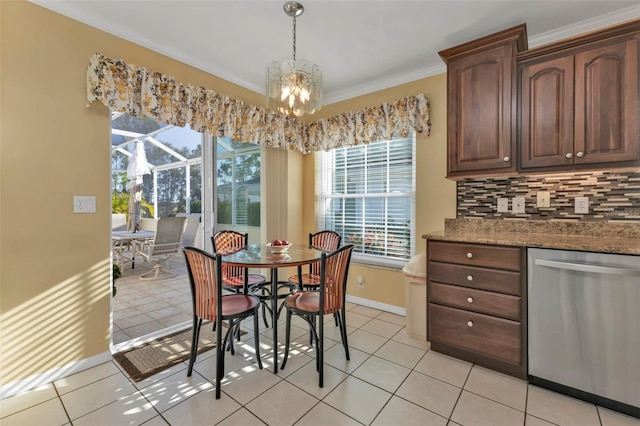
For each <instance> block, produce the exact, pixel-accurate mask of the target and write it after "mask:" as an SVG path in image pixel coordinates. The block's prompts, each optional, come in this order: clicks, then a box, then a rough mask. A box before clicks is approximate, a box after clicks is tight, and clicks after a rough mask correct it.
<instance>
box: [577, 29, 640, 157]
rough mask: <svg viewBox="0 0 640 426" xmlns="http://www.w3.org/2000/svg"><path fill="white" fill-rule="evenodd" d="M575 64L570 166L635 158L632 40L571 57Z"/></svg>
mask: <svg viewBox="0 0 640 426" xmlns="http://www.w3.org/2000/svg"><path fill="white" fill-rule="evenodd" d="M575 66H576V73H575V80H576V84H575V88H576V89H575V91H576V94H575V96H576V98H575V154H574V155H575V164H593V163H605V162H607V163H611V162H618V161H620V162H621V161H633V160H638V159H639V158H640V153H639V151H640V148H639V146H640V144H639V143H638V39H635V38H634V39H626V40H622V41H618V42H617V43H615V44H611V45H609V46H601V47H598V48H594V49H591V50H587V51H584V52H580V53H577V54H576V56H575Z"/></svg>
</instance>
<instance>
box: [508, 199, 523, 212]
mask: <svg viewBox="0 0 640 426" xmlns="http://www.w3.org/2000/svg"><path fill="white" fill-rule="evenodd" d="M511 211H512V212H513V213H524V197H513V203H512V204H511Z"/></svg>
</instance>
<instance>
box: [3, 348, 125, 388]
mask: <svg viewBox="0 0 640 426" xmlns="http://www.w3.org/2000/svg"><path fill="white" fill-rule="evenodd" d="M111 360H112V358H111V352H103V353H101V354H98V355H94V356H92V357H89V358H85V359H82V360H80V361H75V362H71V363H69V364H67V365H64V366H62V367H58V368H54V369H51V370H49V371H45V372H44V373H40V374H35V375H33V376H31V377H28V378H26V379H22V380H16V381H15V382H11V383H7V384H5V385H2V386H0V398H3V399H4V398H8V397H10V396H14V395H17V394H19V393H22V392H25V391H28V390H31V389H35V388H37V387H39V386H42V385H46V384H47V383H51V382H53V381H56V380H60V379H62V378H64V377H67V376H70V375H72V374H75V373H78V372H80V371H83V370H86V369H88V368H91V367H95V366H96V365H100V364H104V363H105V362H109V361H111Z"/></svg>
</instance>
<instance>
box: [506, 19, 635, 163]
mask: <svg viewBox="0 0 640 426" xmlns="http://www.w3.org/2000/svg"><path fill="white" fill-rule="evenodd" d="M639 40H640V21H635V22H632V23H629V24H624V25H620V26H616V27H613V28H610V29H607V30H604V31H600V32H595V33H592V34H589V35H587V36H582V37H578V38H575V39H571V40H568V41H564V42H561V43H554V44H552V45H548V46H544V47H542V48H538V49H533V50H529V51H527V52H523V53H521V54H519V55H518V64H519V65H518V70H519V77H520V78H519V81H520V85H519V89H520V90H519V92H520V98H519V104H520V108H519V117H520V118H519V120H520V125H519V137H520V139H519V141H520V144H519V147H520V150H519V157H520V164H519V168H520V170H522V171H523V172H527V171H543V170H549V171H554V170H556V171H558V170H574V169H583V168H601V167H612V168H613V167H626V166H633V165H636V164H638V163H639V162H638V160H640V144H639V139H638V121H639V120H638V107H639V103H638V100H639V97H638V49H639V47H640V43H639Z"/></svg>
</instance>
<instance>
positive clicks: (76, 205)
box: [73, 195, 96, 213]
mask: <svg viewBox="0 0 640 426" xmlns="http://www.w3.org/2000/svg"><path fill="white" fill-rule="evenodd" d="M73 212H74V213H95V212H96V197H95V196H94V195H74V196H73Z"/></svg>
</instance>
